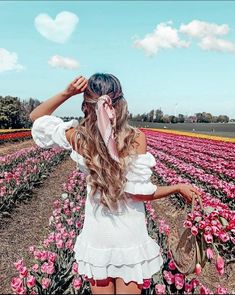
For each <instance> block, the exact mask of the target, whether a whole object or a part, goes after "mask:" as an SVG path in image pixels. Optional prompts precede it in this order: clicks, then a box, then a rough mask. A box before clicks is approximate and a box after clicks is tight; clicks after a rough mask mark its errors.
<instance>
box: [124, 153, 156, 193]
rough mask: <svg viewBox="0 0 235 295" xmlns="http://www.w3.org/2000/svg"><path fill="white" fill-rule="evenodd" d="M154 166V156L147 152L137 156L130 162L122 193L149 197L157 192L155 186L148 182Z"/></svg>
mask: <svg viewBox="0 0 235 295" xmlns="http://www.w3.org/2000/svg"><path fill="white" fill-rule="evenodd" d="M155 165H156V160H155V158H154V156H153V155H152V154H151V153H150V152H147V153H146V154H139V155H137V157H136V158H135V159H134V160H132V161H131V162H130V163H129V165H128V168H127V173H126V179H127V181H126V183H125V186H124V191H125V192H127V193H131V194H141V195H151V194H153V193H154V192H155V191H156V190H157V185H155V184H153V183H152V182H151V180H150V178H151V176H152V173H153V171H152V170H151V168H152V167H153V166H155Z"/></svg>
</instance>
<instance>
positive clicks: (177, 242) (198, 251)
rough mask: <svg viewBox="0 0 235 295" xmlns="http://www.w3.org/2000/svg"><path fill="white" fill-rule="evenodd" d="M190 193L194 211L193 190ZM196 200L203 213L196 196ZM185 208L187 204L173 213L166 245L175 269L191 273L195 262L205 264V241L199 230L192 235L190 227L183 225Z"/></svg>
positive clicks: (185, 215)
mask: <svg viewBox="0 0 235 295" xmlns="http://www.w3.org/2000/svg"><path fill="white" fill-rule="evenodd" d="M192 194H193V195H192V209H191V213H193V212H194V206H195V196H196V197H197V195H196V194H195V193H194V192H193V193H192ZM197 200H198V201H199V204H200V207H201V210H202V214H203V213H204V209H203V205H202V201H201V199H200V198H197ZM186 209H187V204H186V205H185V208H184V210H183V211H182V212H181V213H179V212H176V213H174V214H173V217H175V222H174V225H173V226H172V228H171V230H170V234H169V236H168V247H169V250H170V253H171V256H172V260H173V261H174V263H175V266H176V267H177V269H178V270H179V271H180V272H181V273H182V274H192V273H194V271H195V267H196V264H197V263H200V265H201V267H203V266H204V265H205V262H206V252H205V250H206V243H205V241H204V237H203V235H202V233H201V232H200V231H199V232H198V234H197V235H196V236H194V235H193V234H192V233H191V229H190V228H185V227H184V226H183V223H184V221H185V220H186V218H187V212H186Z"/></svg>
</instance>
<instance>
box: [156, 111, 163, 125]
mask: <svg viewBox="0 0 235 295" xmlns="http://www.w3.org/2000/svg"><path fill="white" fill-rule="evenodd" d="M163 116H164V114H163V111H162V110H161V109H157V110H156V113H155V120H154V122H158V123H163Z"/></svg>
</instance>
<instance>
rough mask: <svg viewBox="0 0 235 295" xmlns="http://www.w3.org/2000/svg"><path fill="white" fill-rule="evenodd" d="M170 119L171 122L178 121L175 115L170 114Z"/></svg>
mask: <svg viewBox="0 0 235 295" xmlns="http://www.w3.org/2000/svg"><path fill="white" fill-rule="evenodd" d="M169 119H170V122H171V123H178V120H177V117H176V116H174V115H171V116H169Z"/></svg>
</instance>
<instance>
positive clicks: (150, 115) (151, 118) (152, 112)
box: [148, 110, 154, 122]
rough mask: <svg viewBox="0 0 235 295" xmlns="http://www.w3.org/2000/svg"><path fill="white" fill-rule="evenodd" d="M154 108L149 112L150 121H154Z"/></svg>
mask: <svg viewBox="0 0 235 295" xmlns="http://www.w3.org/2000/svg"><path fill="white" fill-rule="evenodd" d="M153 116H154V110H151V111H150V112H149V114H148V117H149V122H153Z"/></svg>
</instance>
